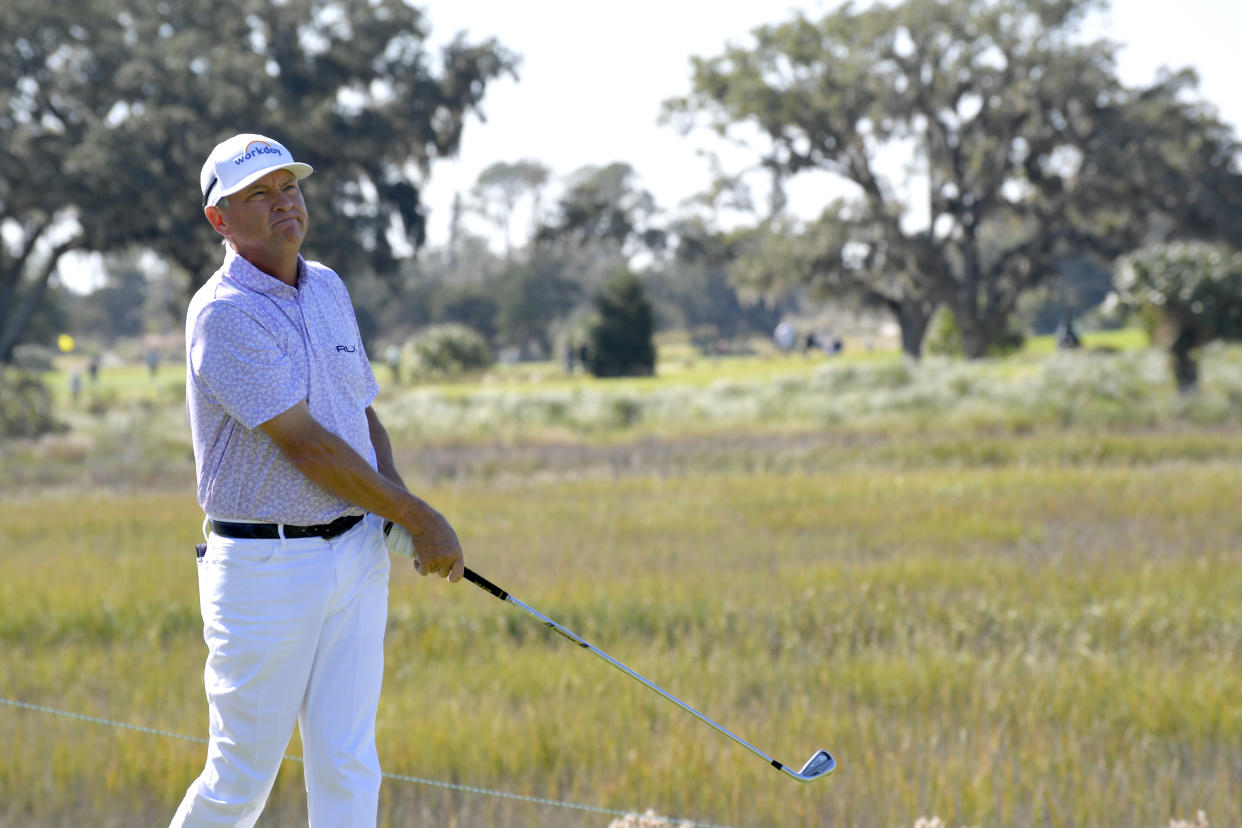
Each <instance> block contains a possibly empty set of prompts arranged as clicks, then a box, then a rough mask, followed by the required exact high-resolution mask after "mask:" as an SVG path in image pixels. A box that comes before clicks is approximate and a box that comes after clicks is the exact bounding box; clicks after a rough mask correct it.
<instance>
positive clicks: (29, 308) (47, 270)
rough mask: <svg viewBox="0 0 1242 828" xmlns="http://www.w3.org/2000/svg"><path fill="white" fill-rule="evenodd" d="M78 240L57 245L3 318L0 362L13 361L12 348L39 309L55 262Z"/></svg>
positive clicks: (19, 277) (15, 345) (7, 362)
mask: <svg viewBox="0 0 1242 828" xmlns="http://www.w3.org/2000/svg"><path fill="white" fill-rule="evenodd" d="M77 245H78V240H77V239H74V240H73V241H71V242H66V243H64V244H61V245H59V246H58V247H56V248H55V249H54V250H52V253H51V255H50V256H48V258H47V262H46V263H44V265H43V270H42V272H41V273H40V274H39V276H38V278H36V279H35V282H34V284H33V285H31V286H30V289H29V290H28V291H27V292H26V295H25V296H23V297H21V299H20V300H19V301H18V306H17V308H16V310H15V311H14V312H13V315H12V316H11V317H9V318H8V319H7V320H4V324H3V329H2V330H0V364H3V365H8V364H9V363H11V362H12V361H13V349H14V348H15V347H17V345H18V343H20V342H21V341H22V335H23V334H25V333H26V326H27V325H29V324H30V320H31V318H32V317H33V316H34V314H35V311H36V310H38V309H39V305H40V303H41V302H42V300H43V294H44V293H46V292H47V283H48V281H49V280H50V279H51V278H52V274H53V273H55V272H56V263H57V262H58V261H60V257H61V256H63V255H64V254H65V253H67V252H69V251H70V250H72V249H73V248H75V247H77ZM17 279H19V280H20V279H21V274H17Z"/></svg>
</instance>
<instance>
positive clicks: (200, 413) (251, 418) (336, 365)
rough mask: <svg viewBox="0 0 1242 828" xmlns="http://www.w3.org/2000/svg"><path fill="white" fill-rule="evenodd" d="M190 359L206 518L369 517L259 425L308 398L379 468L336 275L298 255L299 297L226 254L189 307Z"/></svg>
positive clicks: (364, 382)
mask: <svg viewBox="0 0 1242 828" xmlns="http://www.w3.org/2000/svg"><path fill="white" fill-rule="evenodd" d="M186 362H187V365H186V367H187V371H186V410H187V413H188V415H189V420H190V432H191V435H192V437H193V442H194V464H195V468H196V471H197V475H198V502H199V505H200V506H202V507H203V510H204V511H205V512H206V513H207V514H208V515H209V516H210V517H213V518H216V519H219V520H237V521H254V522H262V523H292V524H298V525H310V524H316V523H327V522H329V521H332V520H335V519H336V518H338V517H341V516H343V515H349V514H362V511H363V510H362V509H361V508H359V507H357V506H354V505H353V504H351V503H348V502H347V501H344V500H341V499H340V498H338V497H336V496H335V495H332V494H329V493H328V492H327V491H325V490H324V489H322V488H320V487H319V486H318V485H317V484H315V483H313V482H311V480H310V479H309V478H307V477H306V476H305V475H303V474H302V473H301V472H299V471H298V470H297V468H296V467H295V466H294V465H293V464H292V463H290V462H289V460H288V459H286V458H285V456H284V454H283V453H282V452H281V451H280V449H279V448H278V447H277V446H276V444H275V443H274V442H272V439H271V438H270V437H268V436H267V434H266V433H264V432H263V430H262V429H260V428H259V426H260V425H261V424H262V423H265V422H267V421H268V420H270V419H271V418H272V417H275V416H276V415H277V414H281V413H283V412H285V411H288V410H289V409H290V408H292V407H293V406H294V405H296V404H297V403H299V402H301V401H302V400H306V402H307V404H308V406H309V408H310V413H311V416H313V417H314V418H315V420H316V421H317V422H318V423H319V424H320V425H322V426H323V427H324V428H326V429H328V430H329V431H331V432H333V433H334V434H336V435H337V436H339V437H340V438H341V439H343V440H344V441H345V442H346V443H348V444H349V445H350V446H351V447H352V448H353V449H354V450H355V451H357V452H358V454H359V455H361V456H362V457H363V458H364V459H365V460H367V462H369V463H370V464H371V466H372V467H375V465H376V459H375V448H374V447H373V446H372V445H371V435H370V429H369V427H368V424H367V418H366V408H367V406H369V405H370V404H371V402H372V401H374V399H375V396H376V394H377V393H378V386H377V384H376V381H375V375H374V374H373V373H372V371H371V365H370V362H369V361H368V359H367V355H366V351H365V350H364V349H363V346H362V337H361V335H360V334H359V332H358V323H357V320H356V318H355V317H354V310H353V305H352V304H351V303H350V299H349V292H348V291H347V290H346V288H345V284H344V283H343V282H342V281H341V279H340V277H339V276H337V275H336V273H334V272H333V271H332V270H330V269H329V268H326V267H324V266H323V265H321V264H319V263H317V262H306V261H304V260H303V259H301V258H300V257H299V259H298V286H297V287H296V288H294V287H291V286H289V285H287V284H285V283H284V282H282V281H280V280H279V279H276V278H275V277H273V276H269V275H268V274H266V273H264V272H262V271H261V270H259V269H258V268H256V267H254V265H252V264H250V262H248V261H247V260H246V259H245V258H243V257H241V256H239V255H238V254H237V253H236V251H233V250H229V251H228V253H227V254H226V256H225V260H224V265H223V266H222V267H221V268H220V270H218V271H216V273H215V274H214V275H213V276H212V277H211V278H210V279H209V280H208V281H207V283H206V284H204V285H203V286H202V287H201V288H200V289H199V290H198V292H197V293H196V294H195V295H194V298H193V299H192V300H191V301H190V306H189V310H188V311H187V314H186Z"/></svg>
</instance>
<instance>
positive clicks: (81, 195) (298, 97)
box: [0, 0, 1242, 361]
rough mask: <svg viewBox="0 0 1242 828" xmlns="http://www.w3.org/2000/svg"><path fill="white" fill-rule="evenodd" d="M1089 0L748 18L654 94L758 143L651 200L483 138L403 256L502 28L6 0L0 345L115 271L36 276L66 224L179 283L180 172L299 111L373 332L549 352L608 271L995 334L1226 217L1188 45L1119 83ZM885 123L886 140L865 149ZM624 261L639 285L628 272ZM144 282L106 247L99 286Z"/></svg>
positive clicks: (317, 192)
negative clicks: (668, 196) (812, 196)
mask: <svg viewBox="0 0 1242 828" xmlns="http://www.w3.org/2000/svg"><path fill="white" fill-rule="evenodd" d="M1103 6H1104V4H1103V3H1102V2H1098V0H905V2H902V3H899V4H895V5H891V6H882V5H875V6H872V7H870V8H866V9H860V8H858V7H856V6H854V5H843V6H841V7H839V8H838V9H836V10H835V11H832V12H830V13H827V14H825V15H824V16H823V17H822V18H821V19H819V20H811V19H808V18H805V17H803V16H796V17H794V18H793V19H791V20H788V21H786V22H784V23H778V24H773V25H769V26H763V27H760V28H758V29H756V30H755V31H754V32H752V33H751V36H750V38H749V40H748V41H746V42H743V43H741V44H739V45H734V46H730V47H728V48H727V49H725V50H724V51H723V52H722V53H721V54H719V55H716V56H714V57H703V58H696V59H694V61H693V78H692V82H691V87H690V89H689V90H688V93H687V94H686V95H685V96H684V97H682V98H679V99H675V100H671V101H667V102H665V117H666V119H667V120H668V122H669V123H670V125H672V126H674V127H677V128H680V129H683V130H691V129H696V128H707V129H711V130H714V131H715V132H717V133H719V134H720V135H721V136H722V138H724V139H732V140H736V141H738V142H740V143H742V144H744V145H746V146H748V147H750V148H751V150H752V152H753V156H754V157H753V166H752V167H751V168H750V170H749V171H746V170H743V171H719V175H718V181H717V183H716V185H715V187H714V188H713V191H712V192H710V193H705V194H702V196H701V197H700V198H699V199H697V200H696V201H691V202H687V203H686V204H682V205H678V206H676V207H675V208H672V209H668V208H665V207H663V206H661V205H658V204H656V203H655V201H654V199H653V198H652V196H651V194H650V193H649V192H647V191H646V190H644V189H643V187H642V185H641V180H640V178H639V176H638V173H637V171H636V170H635V169H634V168H633V166H632V165H631V164H630V163H629V162H627V161H625V160H616V161H613V162H611V163H604V162H603V160H601V164H600V165H598V166H592V167H588V168H585V169H582V170H579V171H577V172H576V173H573V174H571V175H569V176H566V177H564V178H563V179H559V180H558V179H554V177H553V175H552V173H551V170H550V169H549V168H548V167H546V166H544V165H543V164H542V162H540V161H539V160H532V159H497V161H496V163H495V164H493V165H492V166H491V167H489V168H488V169H486V170H484V171H483V172H482V173H481V174H480V175H479V177H478V181H477V182H476V186H475V187H474V189H473V190H472V191H471V192H470V193H467V194H463V196H464V197H463V198H461V199H459V201H458V203H457V204H456V205H455V206H454V216H453V221H452V230H451V232H450V238H449V241H448V242H447V244H446V245H445V246H444V247H443V248H442V249H435V250H424V251H423V252H422V254H421V255H418V256H411V255H409V254H411V253H412V252H414V251H417V250H418V249H419V248H420V247H422V246H423V244H424V242H425V234H424V229H423V228H424V218H425V216H424V206H423V204H422V201H421V199H420V193H419V183H420V182H421V181H423V180H425V178H426V176H427V175H428V174H430V172H431V170H432V167H433V166H434V161H435V160H436V159H437V158H442V157H445V156H448V155H451V154H452V153H453V152H454V151H455V149H456V147H457V145H458V143H459V141H460V137H461V131H462V128H463V123H464V119H465V118H466V116H467V115H468V114H469V113H471V112H476V111H480V108H481V106H482V101H483V97H484V94H485V92H486V89H487V86H488V84H489V83H490V82H491V81H492V80H495V79H496V78H498V77H500V76H502V75H505V74H516V71H517V67H518V65H519V58H518V56H516V55H514V54H512V53H510V52H509V51H508V50H506V49H505V48H504V47H503V46H501V45H500V44H499V43H496V42H494V41H485V42H481V43H471V42H469V41H468V40H467V39H466V38H465V37H464V36H459V37H458V38H457V39H456V40H454V41H453V42H452V43H451V45H450V46H448V47H446V48H445V49H444V50H443V53H442V54H441V55H439V60H438V61H436V60H434V59H433V56H432V55H430V54H429V50H428V47H427V38H428V32H427V30H426V26H425V22H424V20H423V17H422V15H421V13H420V12H419V11H418V10H417V9H413V8H410V7H408V6H406V5H405V4H404V3H402V2H400V0H377V2H372V3H367V4H351V3H345V2H341V0H290V2H288V3H283V4H278V5H272V4H262V3H255V2H247V0H225V2H224V3H223V6H222V5H221V3H219V2H217V3H213V4H211V5H210V7H208V6H207V5H204V4H203V3H201V2H198V0H194V1H193V2H188V3H182V4H176V7H175V8H174V7H173V6H170V5H169V4H162V3H157V2H154V0H138V2H127V3H120V2H109V0H100V2H91V3H85V2H66V3H60V4H56V6H55V8H52V7H51V6H50V5H48V4H36V3H33V2H31V0H15V2H12V3H9V4H6V5H5V6H4V8H3V9H0V24H3V25H2V28H3V31H4V32H5V36H4V41H3V42H2V43H0V67H2V71H3V72H4V73H5V75H6V80H7V81H8V83H6V84H5V88H4V89H3V90H0V95H3V98H2V99H0V101H2V103H0V169H3V174H0V226H3V227H4V230H5V232H4V237H3V244H0V361H7V360H9V359H10V358H11V356H12V353H13V348H14V346H15V345H16V344H17V343H19V342H21V341H23V340H26V341H32V340H42V341H47V337H48V336H49V335H50V333H51V332H52V331H54V330H56V329H57V328H58V327H59V326H61V325H63V323H64V321H65V314H70V315H72V317H73V318H76V319H78V320H79V321H80V320H81V319H83V318H85V316H84V314H86V311H85V308H86V307H88V306H90V307H93V308H94V309H95V310H94V311H93V312H94V316H95V318H94V322H93V323H92V325H93V326H94V325H102V324H103V322H102V320H101V319H100V314H99V313H98V307H99V304H101V302H102V301H104V300H107V299H108V297H107V296H100V297H95V298H96V299H98V300H101V301H96V302H92V301H91V300H79V299H76V298H73V297H67V296H63V295H62V296H61V297H60V301H59V302H57V301H55V299H56V296H55V290H54V289H53V290H51V291H49V283H50V282H51V276H52V275H53V274H54V273H55V270H56V267H57V262H58V260H59V259H60V257H61V256H62V254H64V253H65V252H67V251H70V250H81V251H96V252H102V253H107V254H111V255H114V256H116V255H119V256H122V258H121V259H120V260H119V261H121V262H124V261H127V259H125V258H124V257H125V256H128V257H130V258H129V259H128V261H131V262H132V260H133V257H134V255H135V254H134V252H133V251H135V250H147V251H151V252H153V253H154V254H156V255H157V256H158V257H159V258H160V259H161V260H162V261H163V262H165V263H167V264H168V265H169V266H170V269H169V270H168V271H167V272H166V277H165V278H169V279H172V278H178V277H179V278H180V283H181V291H182V292H184V291H188V290H189V289H192V288H193V287H194V286H195V285H196V284H197V283H199V282H201V280H202V279H203V278H205V277H206V276H207V275H208V274H210V273H211V272H212V270H214V268H215V266H216V262H217V259H218V257H219V248H218V242H217V241H216V239H215V238H214V237H213V234H212V231H211V230H210V229H209V228H208V227H207V225H206V223H205V222H204V221H203V220H202V218H201V215H200V212H201V211H200V208H199V206H198V204H197V200H196V198H195V195H196V194H195V193H189V194H188V197H187V193H186V190H187V189H188V182H192V181H194V180H196V176H197V171H198V168H199V166H200V165H201V159H202V158H203V157H205V155H206V152H207V151H208V149H209V148H210V146H211V145H213V144H214V143H215V141H216V140H218V139H219V138H220V137H221V135H223V134H224V133H225V132H230V131H233V130H234V129H237V128H241V127H242V126H244V127H245V128H246V129H256V130H258V131H270V132H272V133H275V134H285V133H286V132H287V131H289V130H290V129H291V128H292V129H293V130H294V131H295V133H296V140H295V139H294V138H293V137H291V138H290V140H291V141H292V142H293V143H295V144H296V146H297V147H298V153H299V155H301V156H305V158H306V160H307V161H308V162H310V163H312V164H313V165H315V166H316V170H317V172H316V176H315V177H314V178H313V179H311V181H310V182H308V189H310V191H311V192H310V199H309V200H310V201H311V202H312V204H313V205H314V210H315V216H316V228H315V232H314V234H312V237H311V238H310V240H309V241H308V251H307V252H308V255H311V256H313V257H315V258H321V259H323V260H324V261H327V262H329V263H331V264H332V265H333V266H334V267H336V268H338V269H339V270H341V271H342V272H343V273H346V274H348V276H349V278H350V280H351V284H352V285H354V295H355V300H356V302H357V303H358V305H359V315H360V321H361V322H362V324H363V327H364V335H365V336H366V337H367V338H368V341H369V342H373V343H377V342H378V341H380V340H390V341H397V340H401V339H402V338H404V337H407V336H409V335H411V334H413V333H415V332H416V331H418V330H419V329H420V328H424V327H427V326H430V325H434V324H442V323H453V324H458V325H463V326H466V327H468V328H469V329H471V330H472V331H474V332H475V333H476V334H477V335H478V336H480V337H481V338H482V339H483V340H484V341H485V342H486V343H487V345H488V346H489V347H490V348H491V349H493V350H497V351H499V350H501V349H508V350H510V351H511V352H512V353H514V354H517V355H521V356H528V357H529V356H543V357H548V356H556V355H557V351H558V349H560V348H563V347H565V346H567V345H571V344H573V345H579V344H583V343H585V342H586V341H587V339H589V332H590V326H591V324H592V322H591V320H592V319H593V318H594V317H595V316H597V315H598V314H599V313H600V305H599V304H598V302H597V300H599V299H600V297H602V296H603V295H604V294H605V293H607V292H611V294H612V295H613V296H614V298H615V296H618V295H632V296H633V297H634V301H635V302H645V301H649V302H650V303H651V305H652V307H653V319H654V323H653V324H654V325H655V326H657V327H662V328H678V329H685V330H690V331H693V332H700V333H701V335H702V336H703V338H704V339H711V340H714V339H716V338H726V339H727V338H729V337H732V336H736V335H742V334H748V333H755V332H761V333H767V332H770V331H771V329H772V327H773V326H774V324H775V323H776V322H777V321H778V320H779V319H780V317H781V316H782V315H783V314H788V313H791V312H796V311H798V310H806V309H808V308H814V307H816V306H818V305H821V304H831V305H846V306H849V307H853V308H857V309H860V310H869V311H872V312H879V313H884V314H888V315H890V316H891V318H892V319H893V320H894V322H895V323H896V324H897V325H898V326H899V328H900V331H901V342H902V347H903V349H904V350H905V352H906V353H907V354H909V355H910V356H912V357H917V356H918V355H919V354H920V353H921V352H922V349H923V345H924V341H925V339H926V335H927V331H928V326H929V324H930V322H931V320H932V318H933V314H935V313H936V312H937V310H938V309H941V312H945V311H947V312H948V313H950V314H951V316H952V319H953V322H954V324H955V326H956V329H957V331H958V332H959V335H960V341H961V347H962V348H963V350H964V353H965V354H966V355H967V356H969V357H978V356H982V355H983V354H985V353H987V352H988V349H989V347H991V346H992V345H994V344H995V343H996V342H997V341H998V340H1001V339H1003V338H1004V337H1005V336H1006V335H1007V332H1008V331H1009V330H1011V329H1012V327H1013V326H1014V324H1015V318H1016V317H1017V316H1018V315H1022V316H1023V317H1024V319H1025V321H1026V322H1027V323H1029V322H1031V321H1035V322H1039V323H1040V324H1042V325H1049V324H1053V320H1054V319H1055V320H1063V319H1064V317H1066V316H1069V315H1076V314H1081V313H1082V312H1084V311H1085V310H1086V309H1088V308H1089V307H1091V306H1093V305H1095V304H1098V303H1099V301H1100V300H1101V299H1102V298H1103V297H1104V296H1105V295H1106V294H1107V293H1108V292H1109V291H1110V289H1111V288H1112V287H1113V285H1112V279H1111V277H1112V272H1113V270H1114V269H1115V263H1116V262H1117V260H1118V257H1119V256H1122V255H1124V254H1130V253H1133V252H1134V251H1136V250H1139V249H1140V248H1144V247H1145V246H1150V245H1156V244H1162V243H1168V242H1175V241H1179V240H1196V241H1201V242H1204V243H1226V244H1227V243H1228V242H1229V240H1231V239H1234V238H1237V234H1238V232H1239V230H1242V175H1240V174H1239V169H1238V157H1239V153H1238V150H1239V145H1238V142H1237V139H1236V137H1235V135H1234V134H1233V132H1232V131H1231V130H1230V129H1229V128H1227V127H1226V126H1225V125H1224V124H1222V123H1221V122H1220V120H1219V119H1218V118H1217V117H1216V115H1215V114H1214V112H1213V111H1212V110H1211V109H1210V107H1208V106H1207V105H1206V104H1204V103H1203V102H1202V101H1200V100H1197V99H1196V98H1195V88H1196V79H1195V77H1194V75H1193V73H1191V72H1189V71H1179V72H1170V73H1167V74H1165V75H1164V76H1162V77H1161V78H1159V79H1158V80H1157V81H1156V82H1155V83H1154V84H1152V85H1151V86H1148V87H1141V88H1131V87H1127V86H1125V85H1124V84H1122V83H1121V82H1120V80H1119V79H1118V77H1117V73H1116V70H1115V53H1116V49H1117V45H1116V44H1112V43H1109V42H1104V41H1095V42H1090V41H1086V40H1084V39H1083V37H1082V33H1081V32H1082V24H1083V21H1084V20H1085V19H1086V17H1087V16H1088V15H1089V14H1090V13H1092V12H1094V11H1098V10H1100V9H1101V8H1102V7H1103ZM217 130H218V131H219V134H217ZM394 136H400V140H394ZM894 155H896V156H903V157H905V159H906V160H907V163H906V164H904V165H898V168H899V170H900V171H899V172H893V171H892V169H891V167H892V166H893V165H891V164H887V165H886V164H884V163H882V162H881V159H882V158H891V157H893V156H894ZM813 172H818V173H826V174H828V175H829V177H830V180H831V181H832V182H833V184H832V186H826V187H825V188H824V199H823V211H822V213H821V214H820V215H819V216H817V217H815V218H812V219H808V218H805V217H797V216H792V215H789V214H788V213H787V212H786V211H785V210H784V209H783V205H784V199H783V192H782V188H783V186H784V185H785V183H786V182H788V181H789V180H791V179H793V178H794V177H797V176H800V175H806V174H810V173H813ZM757 179H758V183H756V180H757ZM765 189H766V191H767V192H766V194H767V207H766V209H764V210H759V209H756V208H755V207H754V206H753V205H755V204H757V203H759V202H760V201H762V198H761V196H762V195H763V191H764V190H765ZM722 204H723V205H726V207H731V208H732V209H722ZM739 208H740V209H739ZM519 217H527V220H526V221H525V222H524V224H523V226H518V224H519ZM472 220H474V221H473V226H475V227H477V226H478V223H479V222H482V223H483V226H485V227H487V228H488V230H489V233H490V234H491V237H492V238H498V239H500V242H501V243H500V244H499V245H495V244H489V241H488V236H485V235H484V234H481V233H479V232H477V231H475V230H472V229H471V227H472ZM494 248H498V249H494ZM113 261H117V260H115V259H114V260H113ZM1230 261H1232V260H1230ZM167 274H172V275H167ZM631 277H633V278H634V279H636V280H637V284H638V286H639V288H640V290H639V292H638V293H634V292H633V290H632V289H630V288H627V289H626V290H622V291H620V293H618V290H620V287H621V286H622V285H623V283H626V282H627V281H631ZM1217 281H1218V282H1219V283H1220V284H1225V285H1230V284H1233V282H1230V281H1229V280H1227V279H1226V280H1225V281H1224V282H1220V280H1217ZM150 282H151V280H150V278H148V279H146V280H145V281H144V280H135V276H134V273H133V268H132V267H131V268H128V270H127V269H126V268H125V267H116V268H112V269H110V270H109V282H108V288H109V289H112V290H113V291H114V292H116V291H119V292H122V293H124V292H130V291H134V290H137V289H139V288H141V287H143V286H144V285H149V284H150ZM1214 284H1215V283H1214ZM606 288H608V290H606ZM161 289H162V290H163V291H164V294H167V289H166V288H161ZM1129 295H1130V294H1125V293H1124V292H1121V293H1119V294H1118V298H1119V299H1120V300H1121V301H1122V302H1123V303H1128V305H1129V306H1131V307H1137V304H1136V303H1137V301H1138V300H1137V299H1134V300H1132V301H1131V300H1127V299H1126V296H1129ZM1221 295H1222V296H1223V297H1224V298H1223V299H1222V300H1221V302H1219V303H1216V304H1214V305H1212V307H1221V308H1223V311H1222V312H1223V313H1230V312H1232V310H1231V309H1232V308H1235V307H1236V303H1237V301H1238V297H1237V296H1236V295H1230V294H1229V293H1228V291H1223V293H1222V294H1221ZM92 296H94V295H93V294H92ZM156 304H157V306H158V304H159V303H156ZM164 305H166V306H175V305H176V302H168V301H165V302H164ZM1148 305H1149V306H1150V305H1152V303H1151V302H1148ZM132 308H133V305H132V304H131V305H130V306H129V307H128V308H126V307H121V308H118V312H119V313H120V315H119V316H117V317H116V318H115V320H114V322H115V326H116V329H117V333H118V334H119V333H123V332H126V331H128V330H131V329H132V315H133V314H132ZM122 311H123V312H122ZM169 311H170V315H172V307H169ZM58 312H59V313H60V314H61V316H60V317H59V318H58V317H57V316H56V314H57V313H58ZM126 314H128V319H129V321H125V319H126ZM41 319H42V321H41ZM126 326H129V327H126ZM1183 327H1184V326H1183ZM1196 330H1198V331H1200V333H1199V334H1198V335H1197V338H1196V339H1195V341H1196V342H1200V341H1202V339H1203V336H1204V334H1203V332H1204V331H1208V330H1212V331H1216V332H1217V333H1216V334H1214V335H1217V336H1228V335H1231V334H1230V333H1229V332H1230V331H1231V330H1233V329H1232V328H1231V327H1230V326H1229V325H1227V324H1223V323H1221V324H1208V323H1204V324H1202V325H1198V326H1197V327H1196ZM374 356H376V355H375V354H373V357H374Z"/></svg>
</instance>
